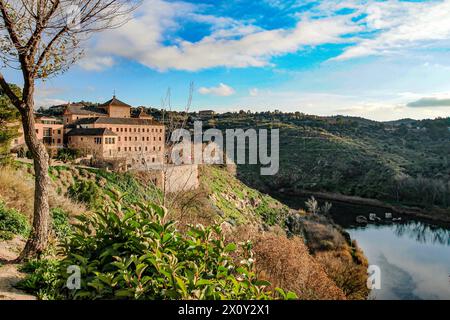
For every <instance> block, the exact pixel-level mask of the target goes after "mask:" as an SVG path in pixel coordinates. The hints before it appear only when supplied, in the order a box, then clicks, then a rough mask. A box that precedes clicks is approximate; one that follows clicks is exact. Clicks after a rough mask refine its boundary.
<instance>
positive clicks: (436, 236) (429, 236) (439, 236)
mask: <svg viewBox="0 0 450 320" xmlns="http://www.w3.org/2000/svg"><path fill="white" fill-rule="evenodd" d="M394 233H395V234H396V235H397V236H398V237H403V236H408V237H409V238H411V239H414V240H415V241H417V242H420V243H431V244H441V245H446V246H450V230H448V229H444V228H440V227H437V226H433V225H430V224H426V223H423V222H418V221H408V222H406V223H401V224H395V225H394Z"/></svg>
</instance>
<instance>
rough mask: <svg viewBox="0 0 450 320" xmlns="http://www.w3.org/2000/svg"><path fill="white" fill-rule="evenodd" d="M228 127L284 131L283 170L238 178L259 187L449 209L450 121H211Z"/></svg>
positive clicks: (292, 117)
mask: <svg viewBox="0 0 450 320" xmlns="http://www.w3.org/2000/svg"><path fill="white" fill-rule="evenodd" d="M208 125H209V126H215V127H218V128H220V129H227V128H279V129H280V171H279V173H278V174H277V175H276V176H275V177H261V176H260V175H259V170H258V168H256V167H257V166H240V167H239V175H240V177H241V178H242V179H244V180H245V181H246V182H247V183H249V184H250V185H252V186H256V187H258V188H259V189H261V190H265V191H267V192H269V191H277V190H280V189H284V190H289V191H294V192H296V191H304V190H308V191H326V192H335V193H341V194H345V195H354V196H361V197H366V198H376V199H379V200H383V201H387V202H392V203H401V204H404V205H410V206H420V207H428V208H429V207H432V206H438V207H441V208H448V207H449V206H450V181H449V176H450V166H449V162H448V161H449V157H450V129H449V128H450V118H446V119H436V120H423V121H415V120H403V121H395V122H389V123H381V122H375V121H370V120H366V119H361V118H352V117H341V116H337V117H316V116H308V115H304V114H301V113H298V112H297V113H280V112H274V113H270V112H266V113H256V114H254V113H248V112H240V113H227V114H223V115H218V116H216V117H215V118H214V119H211V120H209V121H208Z"/></svg>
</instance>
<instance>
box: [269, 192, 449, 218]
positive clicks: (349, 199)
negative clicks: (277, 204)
mask: <svg viewBox="0 0 450 320" xmlns="http://www.w3.org/2000/svg"><path fill="white" fill-rule="evenodd" d="M277 194H278V195H281V196H297V197H298V196H300V197H310V196H314V197H316V198H318V199H321V200H330V201H335V202H341V203H348V204H355V205H363V206H370V207H376V208H381V209H387V210H390V211H391V212H393V213H397V214H400V215H404V216H408V217H411V218H417V219H420V220H427V221H429V222H433V223H440V224H445V225H448V226H450V215H445V212H444V210H443V209H440V210H436V209H434V210H432V209H431V210H432V212H433V215H430V214H428V213H427V212H430V210H426V209H422V208H418V207H407V206H400V205H392V204H389V203H386V202H383V201H381V200H377V199H370V198H362V197H358V196H346V195H343V194H339V193H333V192H314V191H307V190H302V191H299V192H293V191H283V192H277V193H276V194H275V198H276V195H277Z"/></svg>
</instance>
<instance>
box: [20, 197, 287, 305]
mask: <svg viewBox="0 0 450 320" xmlns="http://www.w3.org/2000/svg"><path fill="white" fill-rule="evenodd" d="M79 220H80V223H79V224H77V225H76V226H75V228H74V229H75V230H74V232H73V234H71V235H69V237H68V238H67V242H65V244H64V245H63V247H62V249H63V253H64V254H65V256H66V258H65V259H63V260H62V261H61V262H59V263H58V264H59V265H58V267H57V268H55V269H53V268H51V269H50V270H40V269H42V266H41V268H37V269H34V270H35V271H34V272H33V275H30V276H29V277H27V279H28V280H27V279H26V281H24V282H22V288H25V289H28V290H31V291H32V292H36V290H40V291H38V292H39V294H41V295H42V296H44V297H53V298H68V299H160V300H161V299H272V298H274V297H275V296H274V294H273V293H271V292H269V291H267V289H266V288H267V287H268V286H269V285H270V283H268V282H266V281H261V280H259V279H257V278H256V276H255V273H254V272H253V259H252V251H251V244H250V243H245V244H242V254H237V253H235V254H234V255H235V256H237V257H236V258H237V261H240V263H238V264H236V263H235V262H234V260H233V259H232V257H231V254H232V252H234V251H235V250H236V249H237V246H236V245H235V244H232V243H231V244H226V243H225V242H224V238H223V235H222V231H221V229H220V227H219V226H212V227H203V226H196V227H191V229H190V231H189V232H187V233H186V234H185V235H183V234H181V233H180V232H178V231H177V230H176V228H175V224H174V222H172V221H166V211H165V209H163V208H161V207H158V206H156V205H153V204H149V205H136V206H135V207H126V208H122V207H121V204H120V203H116V202H115V203H114V204H113V205H112V206H111V207H108V208H106V209H105V210H103V211H101V212H98V213H96V214H94V215H90V216H80V217H79ZM73 265H76V266H79V268H80V271H81V288H80V290H74V291H69V290H68V289H65V288H64V283H65V279H67V277H68V274H67V273H66V270H67V267H68V266H73ZM43 269H45V268H43ZM36 270H37V271H36ZM45 272H47V273H48V272H53V275H54V276H53V275H51V276H50V275H49V274H47V273H45ZM44 275H45V277H44ZM276 297H280V298H293V297H294V296H293V295H292V294H291V293H284V291H282V290H278V291H277V295H276Z"/></svg>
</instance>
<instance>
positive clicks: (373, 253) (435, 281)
mask: <svg viewBox="0 0 450 320" xmlns="http://www.w3.org/2000/svg"><path fill="white" fill-rule="evenodd" d="M280 200H282V201H283V202H285V203H286V204H288V205H290V206H291V207H292V208H301V207H303V205H304V200H305V199H303V198H292V197H290V198H285V197H283V199H280ZM319 202H320V201H319ZM385 211H386V210H385V209H380V208H371V207H366V206H359V205H349V204H343V203H339V202H334V203H333V207H332V209H331V215H332V217H333V219H334V221H335V222H336V223H337V224H339V225H341V226H342V227H343V228H344V229H345V230H346V231H347V232H348V233H349V234H350V236H351V238H352V239H355V240H356V241H357V242H358V245H359V246H360V247H361V248H362V250H363V251H364V254H365V255H366V257H367V258H368V260H369V264H371V265H377V266H378V267H379V268H380V271H381V288H380V289H374V290H372V292H371V295H370V298H371V299H383V300H414V299H446V300H448V299H450V228H449V227H448V226H439V225H436V224H431V223H429V222H425V221H419V220H413V219H407V218H406V217H402V222H397V223H382V224H370V223H369V224H367V225H365V226H361V225H359V224H358V223H356V221H355V219H356V216H358V215H364V216H366V217H368V216H369V213H372V212H373V213H376V214H377V215H378V216H379V217H384V213H385ZM394 216H395V215H394ZM397 217H398V216H397Z"/></svg>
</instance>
